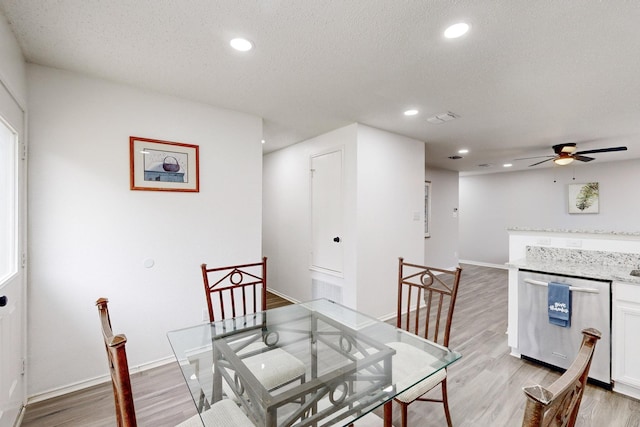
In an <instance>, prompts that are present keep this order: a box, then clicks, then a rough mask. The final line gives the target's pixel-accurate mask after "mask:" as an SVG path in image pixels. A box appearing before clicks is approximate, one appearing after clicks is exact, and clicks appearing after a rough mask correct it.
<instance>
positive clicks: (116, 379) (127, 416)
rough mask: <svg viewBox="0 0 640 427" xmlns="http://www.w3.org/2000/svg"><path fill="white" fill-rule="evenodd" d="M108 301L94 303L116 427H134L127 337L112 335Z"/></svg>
mask: <svg viewBox="0 0 640 427" xmlns="http://www.w3.org/2000/svg"><path fill="white" fill-rule="evenodd" d="M108 303H109V300H108V299H106V298H100V299H98V301H96V305H97V306H98V313H99V315H100V324H101V325H102V337H103V338H104V346H105V348H106V350H107V357H108V360H109V371H110V373H111V384H112V385H113V396H114V401H115V405H116V421H117V424H118V427H136V426H137V421H136V411H135V408H134V405H133V393H132V392H131V378H130V377H129V365H128V363H127V352H126V350H125V345H126V343H127V337H126V336H124V335H123V334H118V335H113V331H112V330H111V319H110V318H109V308H108V307H107V304H108Z"/></svg>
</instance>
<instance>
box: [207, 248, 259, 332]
mask: <svg viewBox="0 0 640 427" xmlns="http://www.w3.org/2000/svg"><path fill="white" fill-rule="evenodd" d="M200 267H201V269H202V279H203V282H204V290H205V294H206V296H207V307H208V309H209V321H210V322H215V321H216V320H222V319H224V318H225V316H226V314H227V310H225V304H224V298H223V297H224V295H225V294H226V295H229V297H230V300H231V312H230V314H231V317H237V316H244V315H246V314H250V313H255V312H257V311H264V310H266V309H267V257H263V258H262V262H256V263H250V264H238V265H231V266H226V267H216V268H207V264H202V265H201V266H200ZM260 268H261V272H260V273H257V272H256V270H259V269H260ZM211 273H219V274H217V275H216V277H215V280H211V281H210V280H209V275H210V274H211ZM238 289H239V290H240V294H241V298H242V301H241V304H236V300H237V298H238V295H237V293H236V290H238ZM215 293H217V294H219V301H218V304H217V306H214V301H213V299H212V298H211V296H212V294H215ZM247 293H250V295H252V297H253V298H252V300H253V301H252V303H251V304H250V306H249V307H247ZM258 295H260V299H261V302H260V307H259V308H258V305H257V297H258ZM216 308H217V309H218V311H219V313H220V314H221V316H220V319H217V318H216V315H215V314H216ZM248 309H251V310H252V311H249V310H248Z"/></svg>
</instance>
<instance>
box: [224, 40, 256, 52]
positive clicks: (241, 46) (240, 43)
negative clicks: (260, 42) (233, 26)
mask: <svg viewBox="0 0 640 427" xmlns="http://www.w3.org/2000/svg"><path fill="white" fill-rule="evenodd" d="M229 44H230V45H231V47H232V48H234V49H235V50H239V51H240V52H247V51H249V50H251V49H253V43H251V42H250V41H249V40H247V39H243V38H236V39H233V40H231V41H230V42H229Z"/></svg>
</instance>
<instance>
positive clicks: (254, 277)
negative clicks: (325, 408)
mask: <svg viewBox="0 0 640 427" xmlns="http://www.w3.org/2000/svg"><path fill="white" fill-rule="evenodd" d="M200 268H201V270H202V279H203V283H204V290H205V295H206V297H207V308H208V310H209V321H210V322H215V321H217V320H222V319H225V318H226V315H227V314H230V315H231V317H237V316H244V315H247V314H251V313H256V312H258V311H265V310H266V309H267V257H263V258H262V261H261V262H255V263H248V264H238V265H230V266H224V267H215V268H207V264H201V265H200ZM210 275H211V277H210ZM213 294H218V297H217V298H218V301H217V304H216V302H215V301H214V299H213V298H212V295H213ZM225 295H227V296H228V297H229V298H228V301H230V303H231V310H227V309H225ZM247 295H251V296H252V301H251V302H250V303H248V302H247ZM258 296H260V300H261V301H260V305H259V306H258V303H257V300H258V298H257V297H258ZM239 299H241V301H238V300H239ZM216 309H217V310H216ZM216 312H218V313H219V314H220V318H218V317H217V316H216ZM263 338H264V337H263ZM250 355H251V354H250V353H248V354H245V355H244V356H245V357H247V356H250ZM294 381H300V382H301V383H304V382H305V381H306V374H304V373H302V374H300V375H298V376H294V377H292V378H291V379H290V380H289V381H286V382H284V383H283V384H281V385H279V386H277V387H275V388H279V387H283V386H285V385H287V384H290V383H292V382H294Z"/></svg>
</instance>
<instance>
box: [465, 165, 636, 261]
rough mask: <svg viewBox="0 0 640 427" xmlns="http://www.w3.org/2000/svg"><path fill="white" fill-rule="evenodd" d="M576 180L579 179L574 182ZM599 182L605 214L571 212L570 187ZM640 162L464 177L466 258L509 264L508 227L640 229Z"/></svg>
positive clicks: (601, 202) (601, 204)
mask: <svg viewBox="0 0 640 427" xmlns="http://www.w3.org/2000/svg"><path fill="white" fill-rule="evenodd" d="M574 178H575V180H574ZM585 182H599V183H600V213H599V214H569V213H568V210H567V206H568V201H567V184H571V183H585ZM638 182H640V160H637V159H636V160H628V161H622V162H605V163H598V162H597V160H596V161H595V162H593V163H591V164H580V165H578V166H575V167H574V166H569V167H554V168H548V169H538V170H527V171H523V172H507V173H496V174H488V175H472V176H463V177H461V178H460V215H459V217H460V258H461V259H464V260H471V261H477V262H485V263H490V264H503V263H505V262H507V260H508V257H509V244H508V243H509V241H508V234H507V228H509V227H533V228H552V229H571V230H605V231H630V232H637V231H640V223H639V222H638V212H640V198H638V197H637V194H638V192H637V191H636V189H635V185H636V184H637V183H638Z"/></svg>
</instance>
